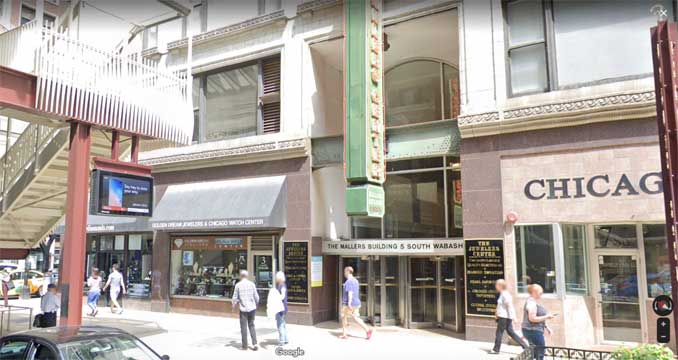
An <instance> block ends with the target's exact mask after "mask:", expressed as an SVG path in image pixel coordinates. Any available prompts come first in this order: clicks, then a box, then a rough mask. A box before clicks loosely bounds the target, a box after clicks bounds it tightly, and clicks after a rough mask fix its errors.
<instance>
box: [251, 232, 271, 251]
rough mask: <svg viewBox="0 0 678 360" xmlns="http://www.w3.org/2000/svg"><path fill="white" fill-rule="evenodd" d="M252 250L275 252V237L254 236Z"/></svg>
mask: <svg viewBox="0 0 678 360" xmlns="http://www.w3.org/2000/svg"><path fill="white" fill-rule="evenodd" d="M250 250H252V251H273V236H271V235H265V236H252V240H251V242H250Z"/></svg>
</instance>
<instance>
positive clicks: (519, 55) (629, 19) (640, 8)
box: [504, 0, 673, 96]
mask: <svg viewBox="0 0 678 360" xmlns="http://www.w3.org/2000/svg"><path fill="white" fill-rule="evenodd" d="M659 3H661V4H663V5H664V7H665V8H666V9H668V10H669V12H670V14H669V17H670V18H672V17H673V13H672V12H673V10H672V9H673V6H672V5H671V1H667V0H664V1H659ZM504 19H505V24H506V29H505V30H506V35H505V39H506V45H505V48H506V55H507V74H508V79H507V80H508V81H507V83H508V93H509V96H516V95H525V94H531V93H539V92H545V91H552V90H558V89H563V88H572V87H577V86H581V85H584V84H591V83H597V82H605V81H613V80H619V79H624V78H629V77H630V78H633V77H641V76H649V74H651V73H652V58H651V55H652V53H651V50H650V37H649V36H648V29H649V28H650V27H652V26H653V25H654V24H656V17H655V16H654V15H653V14H651V13H650V12H649V10H648V7H647V4H646V3H644V2H638V1H624V2H619V1H613V0H601V1H589V2H581V1H577V2H572V1H566V0H509V1H505V2H504ZM620 39H623V41H620ZM619 59H624V61H619Z"/></svg>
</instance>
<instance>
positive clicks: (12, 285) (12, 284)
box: [7, 280, 15, 290]
mask: <svg viewBox="0 0 678 360" xmlns="http://www.w3.org/2000/svg"><path fill="white" fill-rule="evenodd" d="M14 287H15V285H14V281H12V280H10V281H8V282H7V288H8V289H10V290H12V289H14Z"/></svg>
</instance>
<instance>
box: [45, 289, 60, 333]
mask: <svg viewBox="0 0 678 360" xmlns="http://www.w3.org/2000/svg"><path fill="white" fill-rule="evenodd" d="M56 290H57V288H56V285H54V284H49V285H47V293H45V295H43V296H42V299H40V311H42V320H41V321H40V326H41V327H52V326H56V323H57V310H59V308H60V307H61V300H60V299H59V297H57V295H56Z"/></svg>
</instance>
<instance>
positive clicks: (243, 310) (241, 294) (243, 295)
mask: <svg viewBox="0 0 678 360" xmlns="http://www.w3.org/2000/svg"><path fill="white" fill-rule="evenodd" d="M248 276H249V274H248V273H247V271H245V270H242V271H240V281H239V282H238V283H237V284H236V285H235V289H234V290H233V311H235V308H236V305H240V335H241V336H242V349H243V350H247V329H248V328H249V330H250V336H251V337H252V350H254V351H257V350H259V346H258V345H257V333H256V331H255V329H254V316H255V315H256V312H257V304H258V303H259V293H257V287H256V286H255V285H254V283H253V282H251V281H250V280H249V279H248Z"/></svg>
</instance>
